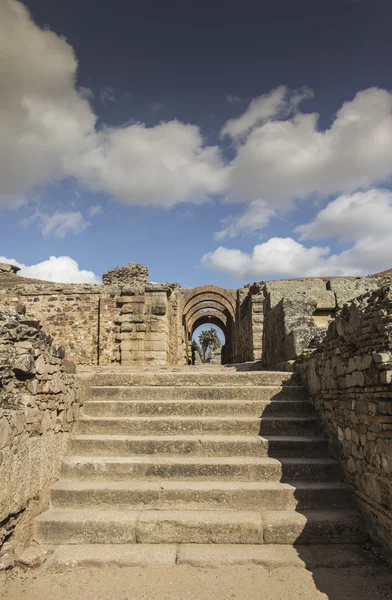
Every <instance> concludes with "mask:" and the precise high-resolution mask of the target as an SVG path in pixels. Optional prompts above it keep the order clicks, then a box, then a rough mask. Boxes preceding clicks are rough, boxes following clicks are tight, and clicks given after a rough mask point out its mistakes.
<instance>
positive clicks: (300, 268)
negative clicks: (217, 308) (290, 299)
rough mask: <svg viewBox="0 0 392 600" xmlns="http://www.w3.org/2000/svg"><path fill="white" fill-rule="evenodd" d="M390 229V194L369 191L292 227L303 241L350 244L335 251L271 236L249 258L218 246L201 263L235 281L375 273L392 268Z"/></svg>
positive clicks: (342, 199)
mask: <svg viewBox="0 0 392 600" xmlns="http://www.w3.org/2000/svg"><path fill="white" fill-rule="evenodd" d="M391 230H392V192H390V191H388V190H382V189H373V190H368V191H367V192H357V193H354V194H352V195H351V196H350V195H344V196H339V197H338V198H336V199H335V200H333V201H331V202H330V203H329V204H328V205H327V206H326V207H325V208H323V209H322V210H320V211H319V213H318V214H317V215H316V217H315V218H314V219H313V220H312V221H310V222H309V223H306V224H304V225H300V226H299V227H297V228H296V231H297V232H298V233H299V234H300V240H301V241H305V240H321V239H327V238H338V239H340V241H342V242H345V243H346V244H351V246H350V247H348V248H346V249H344V250H342V251H341V252H339V253H333V252H332V251H331V249H330V248H329V247H328V246H305V245H304V244H302V243H301V242H299V241H296V240H294V239H293V238H277V237H274V238H271V239H269V240H268V241H267V242H265V243H262V244H257V245H256V246H255V247H254V248H253V251H252V252H251V253H250V254H248V253H245V252H242V251H241V250H236V249H228V248H224V247H219V248H217V249H216V250H214V251H213V252H209V253H207V254H205V255H204V256H203V257H202V260H201V263H202V265H204V266H206V267H210V268H212V269H216V270H219V271H225V272H227V273H230V274H231V275H233V276H234V277H237V278H245V277H255V278H259V279H263V278H268V277H271V276H273V277H305V276H308V277H311V276H317V275H363V274H368V273H375V272H377V271H382V270H385V269H388V268H390V266H391V260H390V256H391V254H392V235H391ZM220 233H223V232H220ZM225 235H226V234H225ZM221 237H225V236H224V235H222V236H221Z"/></svg>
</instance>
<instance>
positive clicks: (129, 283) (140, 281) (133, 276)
mask: <svg viewBox="0 0 392 600" xmlns="http://www.w3.org/2000/svg"><path fill="white" fill-rule="evenodd" d="M147 278H148V269H147V267H143V265H140V264H138V263H134V262H130V263H129V264H128V265H127V266H126V267H116V268H115V269H113V270H111V271H106V272H105V273H104V274H103V276H102V281H103V284H104V285H121V286H126V287H127V290H128V289H129V290H130V291H131V293H128V292H126V293H124V295H127V296H128V295H129V296H133V295H134V293H135V292H134V291H133V289H134V288H138V289H140V288H143V287H144V284H145V283H146V282H147Z"/></svg>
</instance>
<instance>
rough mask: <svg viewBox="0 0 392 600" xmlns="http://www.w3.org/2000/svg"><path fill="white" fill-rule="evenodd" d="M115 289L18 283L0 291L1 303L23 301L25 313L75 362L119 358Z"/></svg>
mask: <svg viewBox="0 0 392 600" xmlns="http://www.w3.org/2000/svg"><path fill="white" fill-rule="evenodd" d="M117 294H118V291H117V290H116V289H110V288H109V289H108V288H106V287H104V286H98V285H80V284H68V285H58V284H57V285H56V284H51V285H19V286H17V287H15V288H14V289H12V291H9V290H5V291H2V293H1V294H0V302H1V304H2V305H3V306H4V305H7V306H16V305H18V304H19V303H20V302H22V303H23V304H25V305H26V307H27V314H28V315H30V316H31V317H32V318H36V319H38V320H40V321H41V324H42V325H43V327H44V329H45V331H47V332H48V333H49V334H50V335H51V336H52V337H53V339H54V341H55V342H56V343H57V344H61V345H63V346H64V347H65V348H66V356H67V358H69V359H70V360H72V361H74V362H75V363H77V364H79V365H95V364H98V363H99V364H108V363H113V362H117V361H118V360H119V354H118V341H117V340H116V335H117V334H118V333H119V327H118V326H117V325H116V324H115V323H114V320H115V317H116V315H117V314H118V313H119V310H120V309H119V307H118V305H117V303H116V297H117Z"/></svg>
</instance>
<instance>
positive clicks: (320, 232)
mask: <svg viewBox="0 0 392 600" xmlns="http://www.w3.org/2000/svg"><path fill="white" fill-rule="evenodd" d="M296 231H297V232H299V233H300V234H301V235H300V239H301V240H319V239H326V238H329V237H333V236H336V237H338V238H339V239H340V240H342V241H344V242H347V241H356V240H358V239H361V238H363V237H369V236H376V237H377V236H380V235H390V234H391V232H392V192H390V191H389V190H383V189H372V190H368V191H367V192H357V193H355V194H352V195H351V196H347V195H345V196H339V197H338V198H336V199H335V200H333V201H332V202H330V203H329V204H328V205H327V206H326V207H325V208H324V209H323V210H321V211H320V212H319V213H318V214H317V216H316V218H315V219H314V220H313V221H311V222H310V223H307V224H305V225H300V226H299V227H297V228H296Z"/></svg>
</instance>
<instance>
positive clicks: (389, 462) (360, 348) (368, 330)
mask: <svg viewBox="0 0 392 600" xmlns="http://www.w3.org/2000/svg"><path fill="white" fill-rule="evenodd" d="M298 370H299V372H300V374H301V376H302V378H303V379H304V381H305V383H307V385H308V386H309V391H310V394H311V397H312V399H313V403H314V406H315V409H316V412H317V414H318V416H319V418H320V421H321V424H322V426H323V429H324V432H325V434H326V436H327V438H328V441H329V443H330V446H331V450H332V453H333V454H334V455H335V456H336V457H337V458H338V459H339V460H340V462H341V465H342V467H343V471H344V474H345V478H346V480H347V481H348V482H349V483H350V484H352V485H353V486H354V488H355V492H356V496H357V498H358V501H359V503H360V505H361V507H362V508H363V510H364V513H365V515H366V517H367V521H368V523H369V529H370V532H371V533H372V535H373V537H374V538H377V539H379V540H382V542H383V544H384V546H385V547H386V548H388V549H389V552H390V555H391V556H392V385H391V383H392V287H390V286H386V287H383V288H381V289H379V290H376V291H374V292H369V293H367V294H365V295H363V296H360V297H359V298H357V299H355V300H354V301H352V302H351V303H349V304H346V305H345V306H344V307H343V309H342V311H341V313H340V314H339V315H338V316H337V318H336V320H334V321H332V322H331V324H330V325H329V327H328V331H327V335H326V337H325V339H324V340H323V342H322V343H321V344H319V346H318V348H317V349H314V350H312V351H311V350H310V351H308V355H307V356H304V357H302V359H301V361H300V364H299V366H298Z"/></svg>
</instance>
